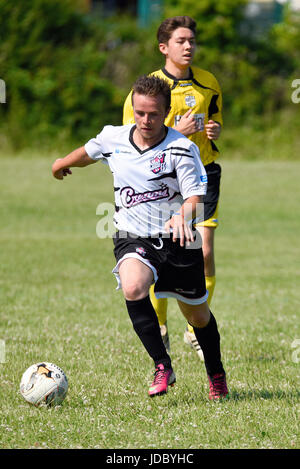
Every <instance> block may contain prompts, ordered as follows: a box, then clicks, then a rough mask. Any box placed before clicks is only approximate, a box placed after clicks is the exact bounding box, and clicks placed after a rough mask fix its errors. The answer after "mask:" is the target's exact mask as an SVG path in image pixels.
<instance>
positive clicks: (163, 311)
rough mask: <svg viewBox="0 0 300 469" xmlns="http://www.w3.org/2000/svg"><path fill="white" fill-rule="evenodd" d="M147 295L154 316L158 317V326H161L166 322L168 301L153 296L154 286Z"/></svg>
mask: <svg viewBox="0 0 300 469" xmlns="http://www.w3.org/2000/svg"><path fill="white" fill-rule="evenodd" d="M149 294H150V300H151V303H152V305H153V308H154V309H155V312H156V316H157V317H158V322H159V325H160V326H162V325H163V324H165V323H166V322H167V309H168V300H167V298H159V299H157V298H156V296H155V294H154V285H151V287H150V292H149Z"/></svg>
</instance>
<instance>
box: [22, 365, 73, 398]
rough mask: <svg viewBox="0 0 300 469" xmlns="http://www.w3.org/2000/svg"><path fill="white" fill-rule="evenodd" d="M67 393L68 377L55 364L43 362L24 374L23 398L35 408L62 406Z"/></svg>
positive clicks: (32, 366) (31, 367)
mask: <svg viewBox="0 0 300 469" xmlns="http://www.w3.org/2000/svg"><path fill="white" fill-rule="evenodd" d="M67 391H68V379H67V376H66V374H65V373H64V372H63V370H62V369H61V368H59V366H57V365H54V363H48V362H41V363H36V364H34V365H31V366H30V367H29V368H28V369H27V370H26V371H25V373H24V374H23V376H22V379H21V383H20V392H21V394H22V396H23V397H24V399H25V400H26V401H27V402H29V403H30V404H33V405H35V406H39V405H42V404H46V405H48V406H54V405H60V404H61V403H62V402H63V400H64V398H65V397H66V394H67Z"/></svg>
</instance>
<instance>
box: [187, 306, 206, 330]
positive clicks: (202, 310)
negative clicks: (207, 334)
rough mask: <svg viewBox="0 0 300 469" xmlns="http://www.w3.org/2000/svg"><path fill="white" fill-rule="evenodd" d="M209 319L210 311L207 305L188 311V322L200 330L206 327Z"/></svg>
mask: <svg viewBox="0 0 300 469" xmlns="http://www.w3.org/2000/svg"><path fill="white" fill-rule="evenodd" d="M209 318H210V310H209V307H208V305H207V303H203V304H202V305H199V306H198V308H195V309H193V310H192V311H190V314H189V317H188V322H189V324H190V325H191V326H193V327H197V328H200V329H202V328H203V327H205V326H207V324H208V322H209Z"/></svg>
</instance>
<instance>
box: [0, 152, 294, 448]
mask: <svg viewBox="0 0 300 469" xmlns="http://www.w3.org/2000/svg"><path fill="white" fill-rule="evenodd" d="M53 159H54V156H53V155H49V156H48V157H43V158H41V159H38V158H24V157H18V158H14V157H5V158H1V199H0V213H1V221H2V224H1V235H0V242H1V246H0V269H1V275H0V308H1V309H0V312H1V313H0V314H1V328H0V339H1V340H3V341H5V352H6V354H5V363H2V364H0V373H1V379H0V447H1V448H116V449H117V448H119V449H121V448H136V449H139V448H148V449H158V448H163V449H170V448H174V449H177V448H181V449H182V448H209V449H211V448H233V449H236V448H297V447H299V428H298V417H299V416H298V415H297V412H298V410H299V408H298V405H299V363H295V360H293V359H292V353H293V352H294V349H293V348H292V343H293V341H294V340H295V339H298V338H299V329H298V328H297V325H298V324H297V322H298V318H299V299H300V294H299V276H300V263H299V259H300V244H299V230H300V219H299V215H298V214H299V205H300V193H299V174H300V162H297V161H294V162H288V161H285V162H279V161H277V162H276V161H265V162H264V161H255V162H250V161H235V160H234V161H233V160H232V161H229V160H224V161H222V167H223V177H222V195H221V206H220V219H221V223H220V226H219V228H218V230H217V233H216V260H217V285H216V290H215V296H214V300H213V303H212V310H213V312H214V314H215V316H216V318H217V320H218V323H219V328H220V332H221V336H222V351H223V359H224V364H225V367H226V370H227V374H228V384H229V387H230V391H231V398H230V399H229V400H228V401H225V402H220V403H212V402H210V401H209V400H208V383H207V378H206V375H205V370H204V365H203V363H201V362H200V361H199V359H198V357H197V355H196V354H195V353H194V352H193V351H192V350H191V349H189V348H188V347H187V346H186V345H185V344H184V343H183V331H184V328H185V322H184V320H183V317H182V316H181V315H180V313H179V309H178V307H177V305H176V303H175V301H170V302H169V320H168V322H169V328H170V336H171V347H172V359H173V365H174V368H175V371H176V374H177V383H176V386H175V387H174V388H172V389H170V391H169V393H168V394H167V395H165V396H162V397H160V398H156V399H153V400H151V399H150V398H148V396H147V387H148V385H149V384H150V383H151V380H152V373H153V369H152V363H151V361H150V359H149V358H148V357H147V355H146V353H145V352H144V350H143V348H142V346H141V345H140V343H139V342H138V339H137V338H136V336H135V334H134V332H133V330H132V327H131V324H130V321H129V318H128V316H127V312H126V309H125V304H124V300H123V298H122V295H121V293H120V292H117V291H116V290H115V287H116V282H115V279H114V277H113V275H112V274H111V269H112V268H113V266H114V257H113V254H112V243H111V241H110V240H109V239H101V240H100V239H98V238H97V236H96V224H97V222H98V220H99V216H97V215H96V207H97V205H98V204H99V203H100V202H103V201H106V202H111V201H112V193H111V175H110V173H109V172H108V170H107V168H106V167H105V166H104V165H101V164H97V165H93V166H91V167H88V168H85V169H82V170H76V169H75V170H74V172H73V176H71V177H68V178H67V179H66V180H65V181H63V182H58V181H56V180H54V179H53V178H52V176H51V171H50V168H51V163H52V161H53ZM43 360H45V361H52V362H54V363H57V364H58V365H59V366H61V367H62V368H63V369H64V370H65V372H66V373H67V375H68V378H69V385H70V387H69V393H68V396H67V398H66V400H65V402H64V403H63V405H62V406H60V407H57V408H51V409H47V408H40V409H38V408H35V407H31V406H30V405H29V404H27V403H26V402H25V401H24V400H23V398H22V397H21V395H20V394H19V383H20V379H21V375H22V373H23V372H24V370H25V369H26V368H27V367H28V366H29V365H31V364H32V363H35V362H37V361H43Z"/></svg>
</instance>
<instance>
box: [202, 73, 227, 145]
mask: <svg viewBox="0 0 300 469" xmlns="http://www.w3.org/2000/svg"><path fill="white" fill-rule="evenodd" d="M213 86H214V88H215V90H216V93H215V94H213V96H212V97H211V101H210V103H209V108H208V119H209V120H208V123H207V124H206V126H205V131H206V135H207V138H208V139H209V140H218V138H219V137H220V135H221V131H222V125H223V117H222V107H223V98H222V91H221V87H220V85H219V83H218V81H217V80H216V78H215V77H214V85H213Z"/></svg>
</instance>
